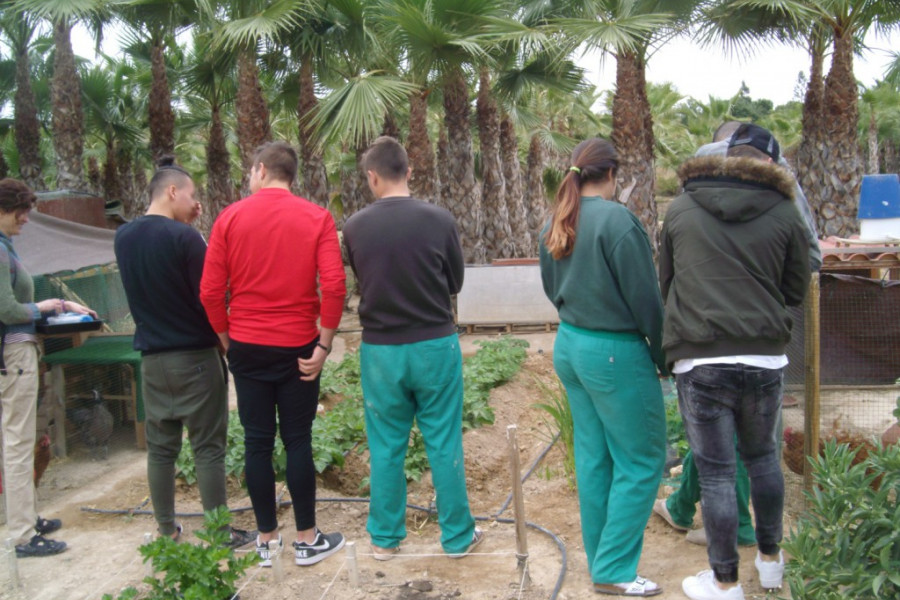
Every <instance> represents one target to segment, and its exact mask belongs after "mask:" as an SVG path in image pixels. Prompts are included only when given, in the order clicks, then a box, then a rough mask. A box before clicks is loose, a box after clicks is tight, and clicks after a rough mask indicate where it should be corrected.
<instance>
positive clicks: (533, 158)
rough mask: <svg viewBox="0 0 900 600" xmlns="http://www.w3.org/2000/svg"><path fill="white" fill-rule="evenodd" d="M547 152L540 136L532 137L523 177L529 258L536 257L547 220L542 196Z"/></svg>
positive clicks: (545, 202)
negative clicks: (529, 240)
mask: <svg viewBox="0 0 900 600" xmlns="http://www.w3.org/2000/svg"><path fill="white" fill-rule="evenodd" d="M546 155H547V152H546V149H545V148H544V145H543V143H542V142H541V139H540V136H537V135H532V136H531V144H530V145H529V147H528V167H527V168H528V170H527V172H526V175H525V207H526V210H527V211H528V231H529V233H530V234H531V240H532V241H531V244H532V247H531V251H530V252H529V254H530V255H531V256H537V252H538V247H539V246H540V235H541V229H543V227H544V222H545V221H546V220H547V196H546V195H545V194H544V164H545V162H546V160H547V156H546Z"/></svg>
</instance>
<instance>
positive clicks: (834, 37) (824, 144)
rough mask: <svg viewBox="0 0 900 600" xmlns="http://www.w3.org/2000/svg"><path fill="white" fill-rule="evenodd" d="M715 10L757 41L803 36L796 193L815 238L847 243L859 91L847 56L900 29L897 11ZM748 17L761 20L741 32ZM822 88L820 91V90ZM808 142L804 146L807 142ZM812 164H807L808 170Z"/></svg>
mask: <svg viewBox="0 0 900 600" xmlns="http://www.w3.org/2000/svg"><path fill="white" fill-rule="evenodd" d="M718 5H719V6H718V7H717V9H718V10H721V11H722V12H721V13H720V14H721V15H725V18H726V20H727V19H729V18H733V19H735V20H737V21H739V22H742V23H744V25H745V26H746V27H745V28H744V29H743V30H742V29H741V28H736V29H735V28H732V29H730V30H729V32H728V33H733V32H734V31H738V32H739V33H745V32H746V31H747V29H748V28H749V29H750V30H752V31H754V32H755V33H756V36H755V38H756V39H759V37H760V36H764V35H767V34H768V35H775V36H781V37H785V35H787V36H794V37H798V36H797V32H800V33H801V34H803V35H804V37H803V38H801V39H804V40H805V41H806V42H807V47H808V48H809V50H810V55H811V57H812V72H811V74H810V80H809V88H808V90H807V96H806V104H807V106H808V108H809V111H807V110H806V108H805V109H804V123H803V135H804V142H803V144H802V145H801V149H800V152H799V153H798V163H799V164H798V168H799V170H800V179H801V185H803V186H807V185H808V186H810V187H809V188H806V187H804V189H805V191H806V193H807V197H809V198H810V199H811V200H812V202H813V206H814V208H815V209H816V213H817V216H818V226H819V233H820V234H823V235H837V236H841V237H846V236H849V235H850V234H852V233H853V232H854V231H855V230H856V229H857V227H856V206H857V197H858V194H859V186H860V183H861V181H862V171H863V168H862V161H861V158H860V153H859V143H858V139H859V138H858V135H857V122H858V119H859V108H858V104H857V96H858V90H857V87H856V78H855V77H854V75H853V53H854V49H855V48H856V47H857V46H858V45H859V43H860V42H861V40H862V39H863V38H864V37H865V34H866V33H867V32H868V31H869V30H870V29H872V28H876V29H880V30H884V31H886V30H888V29H889V28H890V27H893V26H895V25H896V24H897V23H900V3H897V2H871V1H868V0H784V1H781V0H723V1H722V2H720V3H718ZM748 12H752V13H753V14H754V15H756V16H760V17H762V19H763V23H764V25H765V26H764V27H761V26H760V25H759V24H758V23H757V24H754V25H752V26H751V25H747V24H746V14H747V13H748ZM829 42H830V43H831V45H832V54H831V69H830V70H829V72H828V74H827V76H826V77H825V79H824V84H823V83H822V79H821V74H822V72H823V70H822V62H823V60H824V54H825V49H826V48H827V44H828V43H829ZM820 86H821V87H820ZM807 137H808V138H809V140H808V141H807V139H806V138H807ZM816 161H818V162H816ZM809 162H812V164H808V163H809Z"/></svg>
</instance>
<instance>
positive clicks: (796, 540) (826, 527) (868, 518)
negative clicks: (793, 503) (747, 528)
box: [782, 441, 900, 600]
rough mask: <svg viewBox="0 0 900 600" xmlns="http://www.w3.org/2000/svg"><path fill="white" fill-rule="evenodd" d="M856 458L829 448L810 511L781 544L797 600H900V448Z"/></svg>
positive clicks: (816, 470)
mask: <svg viewBox="0 0 900 600" xmlns="http://www.w3.org/2000/svg"><path fill="white" fill-rule="evenodd" d="M854 456H855V452H853V451H851V450H850V449H849V447H848V446H847V445H845V444H842V445H837V444H835V442H834V441H830V442H828V443H827V444H826V445H825V453H824V455H823V456H821V457H817V458H815V459H814V460H813V478H814V481H815V487H814V489H813V491H812V492H811V493H807V494H806V496H807V500H808V504H807V510H806V511H804V512H803V514H801V516H800V518H799V520H798V522H797V525H796V526H795V527H794V529H793V531H792V532H791V533H790V535H789V536H788V538H787V539H786V540H785V541H784V543H783V544H782V546H783V548H784V549H785V551H787V552H789V553H790V554H791V556H792V557H793V560H791V561H790V562H789V563H788V564H787V566H786V571H785V579H786V581H787V583H788V585H789V586H790V590H791V597H792V598H793V599H794V600H805V599H810V600H813V599H814V600H839V599H840V600H844V599H849V598H853V599H872V600H875V599H876V598H878V599H880V598H900V501H898V497H900V447H898V446H896V445H891V446H887V447H884V448H881V447H879V448H878V449H876V450H873V451H870V452H869V455H868V457H867V458H866V459H865V460H864V461H862V462H860V463H859V464H856V465H853V464H852V463H853V457H854ZM879 475H880V476H882V479H881V482H880V485H878V484H877V482H876V479H877V478H878V476H879ZM873 484H874V487H873ZM876 488H877V489H876Z"/></svg>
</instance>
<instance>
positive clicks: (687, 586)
mask: <svg viewBox="0 0 900 600" xmlns="http://www.w3.org/2000/svg"><path fill="white" fill-rule="evenodd" d="M681 591H683V592H684V595H685V596H687V597H688V598H690V599H691V600H744V590H743V588H741V584H737V586H736V587H733V588H729V589H727V590H723V589H722V588H720V587H719V586H717V585H716V576H715V575H714V574H713V572H712V571H711V570H706V571H700V572H699V573H697V574H696V575H692V576H691V577H686V578H685V579H684V581H682V582H681Z"/></svg>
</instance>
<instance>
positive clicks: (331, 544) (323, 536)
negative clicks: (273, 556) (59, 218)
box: [294, 529, 344, 567]
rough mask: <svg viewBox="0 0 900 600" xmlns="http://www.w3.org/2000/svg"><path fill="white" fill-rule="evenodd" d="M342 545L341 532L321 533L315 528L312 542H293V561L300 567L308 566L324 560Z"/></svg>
mask: <svg viewBox="0 0 900 600" xmlns="http://www.w3.org/2000/svg"><path fill="white" fill-rule="evenodd" d="M343 547H344V535H343V534H341V533H322V532H321V531H319V530H318V529H316V540H315V541H314V542H313V543H312V544H307V543H305V542H294V562H295V563H296V564H298V565H300V566H301V567H308V566H309V565H314V564H316V563H317V562H320V561H323V560H325V559H326V558H328V557H329V556H331V555H332V554H334V553H335V552H337V551H338V550H340V549H341V548H343Z"/></svg>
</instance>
